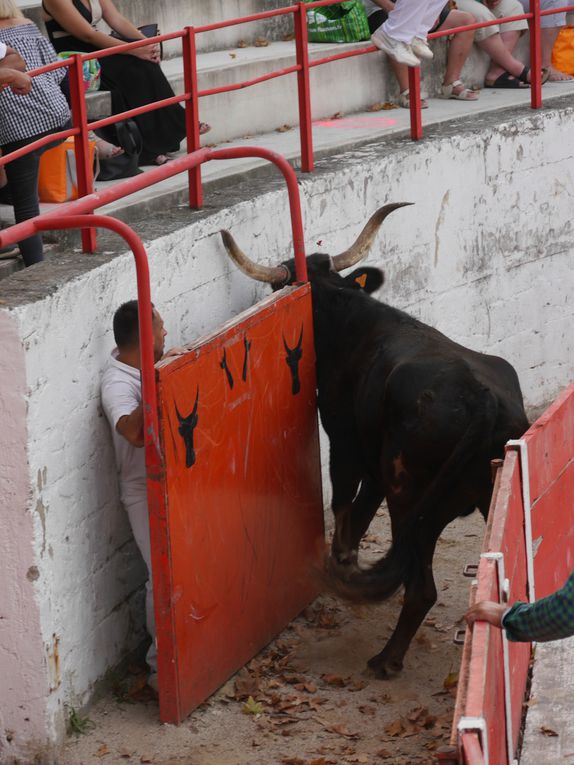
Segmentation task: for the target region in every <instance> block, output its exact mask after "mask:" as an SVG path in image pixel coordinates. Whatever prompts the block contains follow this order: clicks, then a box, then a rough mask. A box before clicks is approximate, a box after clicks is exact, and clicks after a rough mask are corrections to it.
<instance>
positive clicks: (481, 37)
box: [456, 0, 548, 89]
mask: <svg viewBox="0 0 574 765" xmlns="http://www.w3.org/2000/svg"><path fill="white" fill-rule="evenodd" d="M456 4H457V7H458V8H460V9H461V10H462V11H466V12H467V13H470V14H472V16H473V17H474V18H475V20H476V21H477V22H483V21H495V20H496V19H500V18H504V17H510V16H520V15H521V14H522V13H524V11H523V8H522V6H521V5H520V1H519V0H486V2H484V3H482V2H478V1H477V0H456ZM526 29H528V22H527V21H526V20H525V19H521V20H520V21H509V22H506V23H504V24H501V25H500V26H498V25H497V24H495V25H493V26H490V27H482V28H481V29H477V30H475V33H474V41H475V43H476V44H477V46H478V47H479V48H480V49H481V50H483V51H485V53H487V54H488V55H489V57H490V66H489V69H488V71H487V73H486V77H485V80H484V85H485V87H487V88H499V89H500V88H510V89H516V88H524V87H528V85H529V83H530V67H529V66H525V65H524V64H523V63H522V62H521V61H519V60H518V59H517V58H515V57H514V55H513V51H514V48H515V47H516V43H517V42H518V40H519V38H520V35H521V34H522V33H523V32H524V31H525V30H526ZM547 78H548V72H547V71H543V77H542V80H543V82H545V81H546V79H547Z"/></svg>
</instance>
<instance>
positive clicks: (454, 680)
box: [442, 672, 458, 691]
mask: <svg viewBox="0 0 574 765" xmlns="http://www.w3.org/2000/svg"><path fill="white" fill-rule="evenodd" d="M457 685H458V672H449V673H448V675H447V676H446V677H445V679H444V680H443V682H442V686H443V688H445V689H446V690H447V691H448V690H449V689H450V688H454V687H456V686H457Z"/></svg>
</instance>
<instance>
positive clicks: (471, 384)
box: [222, 204, 528, 677]
mask: <svg viewBox="0 0 574 765" xmlns="http://www.w3.org/2000/svg"><path fill="white" fill-rule="evenodd" d="M399 207H403V204H391V205H386V206H384V207H381V208H380V209H379V210H377V212H376V213H375V214H374V215H373V216H372V217H371V218H370V220H369V221H368V222H367V224H366V225H365V227H364V228H363V230H362V231H361V233H360V234H359V237H358V238H357V240H356V242H355V243H354V244H353V245H352V246H351V247H350V248H349V249H348V250H345V251H344V252H342V253H340V254H339V255H335V256H333V257H330V256H329V255H326V254H319V253H317V254H313V255H309V256H308V257H307V269H308V273H309V281H310V283H311V293H312V302H313V332H314V339H315V351H316V359H317V391H318V405H319V412H320V415H321V420H322V423H323V426H324V428H325V431H326V432H327V435H328V436H329V442H330V472H331V482H332V484H333V502H332V508H333V513H334V515H335V533H334V537H333V543H332V548H331V559H330V565H329V577H330V585H331V587H332V588H334V589H335V590H336V591H338V592H339V593H340V594H341V595H344V596H345V597H347V598H349V599H352V600H363V601H379V600H384V599H386V598H388V597H390V595H392V594H393V593H394V592H395V591H396V590H397V589H399V588H400V587H401V586H403V587H404V588H405V594H404V601H403V605H402V610H401V613H400V616H399V619H398V622H397V625H396V628H395V630H394V632H393V634H392V635H391V637H390V639H389V640H388V642H387V644H386V645H385V646H384V648H383V650H382V651H381V652H380V653H378V654H377V655H376V656H373V658H372V659H371V660H370V661H369V665H370V667H371V668H372V669H373V670H374V672H375V674H376V675H377V676H378V677H388V676H390V675H392V674H395V673H397V672H398V671H400V670H401V669H402V666H403V659H404V656H405V653H406V651H407V649H408V647H409V645H410V642H411V640H412V639H413V637H414V635H415V633H416V631H417V629H418V628H419V626H420V624H421V623H422V621H423V619H424V618H425V616H426V614H427V613H428V611H429V610H430V609H431V608H432V606H433V605H434V604H435V602H436V599H437V591H436V586H435V582H434V577H433V570H432V561H433V555H434V550H435V545H436V542H437V540H438V538H439V536H440V534H441V532H442V530H443V529H444V528H445V526H447V524H449V523H450V522H451V521H452V520H454V519H455V518H456V517H457V516H464V515H469V514H470V513H472V512H473V511H474V510H475V508H478V509H479V511H480V512H481V513H482V515H483V516H484V517H485V518H486V516H487V514H488V508H489V502H490V496H491V491H492V485H491V474H490V461H491V460H492V459H493V458H496V457H502V456H503V455H504V445H505V443H506V441H508V439H509V438H518V437H520V436H521V435H522V433H524V431H525V430H526V429H527V428H528V421H527V419H526V415H525V413H524V407H523V402H522V393H521V391H520V385H519V382H518V377H517V374H516V372H515V371H514V369H513V368H512V366H511V365H510V364H509V363H508V362H506V361H505V360H504V359H501V358H499V357H497V356H491V355H486V354H483V353H478V352H477V351H473V350H470V349H468V348H464V347H463V346H462V345H459V344H458V343H455V342H453V341H452V340H450V339H449V338H448V337H445V335H443V334H442V333H441V332H438V331H437V330H436V329H434V328H432V327H429V326H428V325H426V324H423V322H421V321H418V320H417V319H415V318H413V317H411V316H409V315H408V314H406V313H403V311H400V310H398V309H396V308H393V307H392V306H389V305H386V304H385V303H381V302H379V301H378V300H376V299H375V298H373V297H372V296H371V294H370V293H372V292H374V291H375V290H377V289H379V287H381V286H382V284H383V281H384V276H383V272H382V271H381V270H379V269H377V268H368V267H360V268H356V269H355V270H354V271H353V272H351V273H350V274H349V275H347V276H346V277H344V276H342V275H341V274H340V272H341V271H343V270H344V269H346V268H350V267H351V266H355V265H356V264H358V263H359V262H360V261H361V260H363V259H364V258H365V257H366V256H367V254H368V251H369V248H370V246H371V244H372V242H373V240H374V238H375V236H376V234H377V231H378V230H379V227H380V226H381V224H382V222H383V221H384V219H385V218H386V216H387V215H388V214H389V213H391V212H393V211H394V210H396V209H397V208H399ZM222 237H223V243H224V245H225V248H226V250H227V252H228V254H229V255H230V257H231V258H232V259H233V260H234V261H235V263H236V264H237V266H238V267H239V268H240V269H241V270H242V271H243V272H244V273H246V274H247V275H248V276H250V277H251V278H254V279H257V280H259V281H263V282H268V283H269V284H270V285H271V287H272V288H273V289H274V290H277V289H281V288H282V287H284V286H286V285H291V284H293V283H294V282H295V281H296V278H295V267H294V261H292V260H291V261H287V262H285V263H282V264H281V265H278V266H274V267H268V266H263V265H260V264H258V263H254V262H253V261H252V260H251V259H250V258H248V257H247V255H245V254H244V253H243V252H242V251H241V250H240V248H239V247H238V245H237V244H236V242H235V240H234V239H233V237H232V236H231V234H230V233H229V232H227V231H223V232H222ZM384 499H386V500H387V506H388V510H389V514H390V517H391V527H392V544H391V547H390V549H389V551H388V552H387V554H386V555H385V556H383V557H382V558H381V559H380V560H379V561H377V562H376V563H375V564H374V565H373V566H372V567H371V568H368V569H361V568H359V566H358V563H357V557H358V548H359V542H360V540H361V538H362V536H363V534H364V533H365V531H366V530H367V528H368V527H369V524H370V522H371V520H372V518H373V517H374V515H375V512H376V511H377V509H378V507H379V506H380V505H381V503H382V501H383V500H384Z"/></svg>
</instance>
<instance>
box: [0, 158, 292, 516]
mask: <svg viewBox="0 0 574 765" xmlns="http://www.w3.org/2000/svg"><path fill="white" fill-rule="evenodd" d="M250 156H251V157H260V158H261V159H265V160H267V161H269V162H273V164H275V165H276V166H277V167H278V168H279V170H280V171H281V172H282V173H283V177H284V178H285V182H286V184H287V192H288V195H289V208H290V213H291V231H292V237H293V251H294V258H295V272H296V277H297V280H298V281H300V282H305V281H307V263H306V260H305V244H304V238H303V221H302V217H301V201H300V197H299V187H298V185H297V176H296V174H295V171H294V170H293V168H292V167H291V165H290V164H289V163H288V162H287V160H286V159H285V158H284V157H282V156H281V155H280V154H276V153H275V152H272V151H270V150H269V149H264V148H260V147H256V146H254V147H236V148H226V149H218V150H213V149H208V148H205V149H200V150H199V151H196V152H194V153H192V154H187V155H186V156H184V157H180V158H178V159H176V160H174V161H173V162H170V163H169V164H167V165H163V166H162V167H157V168H154V169H153V170H150V172H149V173H142V174H140V175H136V176H134V177H133V178H128V179H127V180H125V181H122V182H121V183H118V184H116V185H115V186H112V187H110V188H107V189H105V191H102V192H100V193H96V194H89V195H88V196H85V197H83V198H81V199H77V200H76V201H74V202H68V203H67V204H64V205H61V206H59V207H58V209H57V211H53V212H49V213H46V214H44V215H40V216H38V217H36V218H31V219H30V220H27V221H24V222H22V223H18V224H16V225H14V226H11V227H10V228H8V229H4V230H3V231H1V232H0V247H3V246H5V245H8V244H13V243H15V242H17V241H19V240H21V239H26V238H27V237H29V236H32V235H33V234H36V233H38V232H40V231H51V230H55V229H58V230H59V229H70V228H79V229H82V230H88V231H89V230H91V228H92V227H96V226H97V227H100V228H107V229H110V230H111V231H115V232H116V233H117V234H119V235H120V236H122V237H123V238H124V240H125V241H126V242H127V244H128V245H129V246H130V248H131V250H132V252H133V254H134V258H135V266H136V277H137V290H138V302H139V308H140V310H139V312H138V313H139V322H140V326H139V334H140V348H141V361H142V401H143V410H144V439H145V456H146V468H147V474H148V479H149V480H148V506H149V512H150V514H154V513H159V512H160V511H161V508H162V507H163V499H162V497H161V495H160V490H161V484H160V482H159V480H158V479H159V477H160V476H161V475H162V471H163V469H164V462H163V455H162V453H161V448H160V443H159V426H158V406H157V392H156V383H155V373H154V358H153V338H152V309H151V290H150V281H149V267H148V259H147V255H146V252H145V248H144V246H143V243H142V241H141V239H140V238H139V236H138V235H137V234H136V233H135V231H133V229H131V228H130V227H129V226H128V225H127V224H126V223H123V222H122V221H119V220H116V219H115V218H111V217H108V216H104V215H93V212H94V210H96V209H97V208H98V207H102V206H103V205H106V204H109V203H110V202H114V201H116V200H117V199H120V198H122V197H124V196H127V195H128V194H132V193H133V192H135V191H139V190H140V189H143V188H146V187H148V186H152V185H154V184H156V183H159V182H160V181H163V180H165V179H166V178H171V177H172V176H174V175H177V174H178V173H183V172H186V171H187V172H189V171H190V170H191V169H192V168H194V167H196V166H199V165H201V164H202V163H203V162H207V161H209V160H212V159H213V160H218V159H219V160H221V159H239V158H242V157H250Z"/></svg>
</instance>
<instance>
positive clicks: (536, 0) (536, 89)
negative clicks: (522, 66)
mask: <svg viewBox="0 0 574 765" xmlns="http://www.w3.org/2000/svg"><path fill="white" fill-rule="evenodd" d="M530 11H531V13H532V18H531V19H528V26H529V28H530V105H531V107H532V108H533V109H540V107H541V106H542V48H541V41H540V19H541V16H540V0H530Z"/></svg>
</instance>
